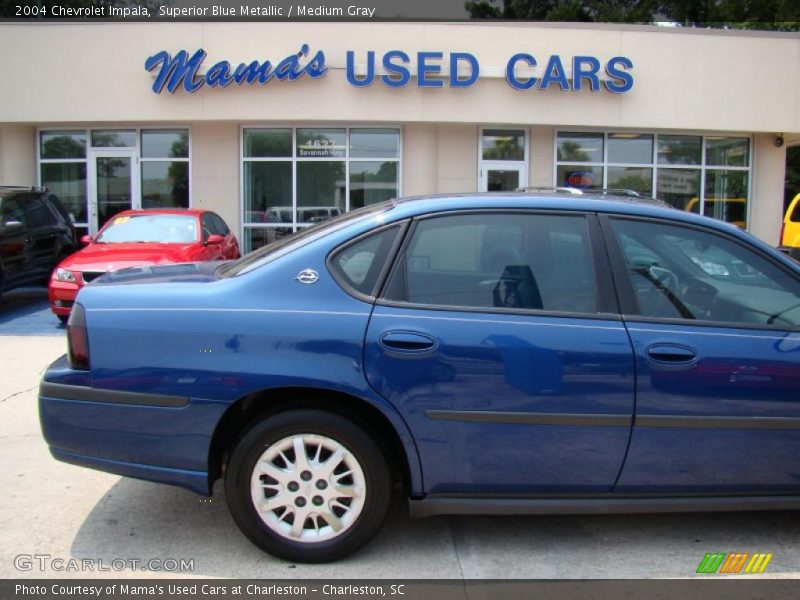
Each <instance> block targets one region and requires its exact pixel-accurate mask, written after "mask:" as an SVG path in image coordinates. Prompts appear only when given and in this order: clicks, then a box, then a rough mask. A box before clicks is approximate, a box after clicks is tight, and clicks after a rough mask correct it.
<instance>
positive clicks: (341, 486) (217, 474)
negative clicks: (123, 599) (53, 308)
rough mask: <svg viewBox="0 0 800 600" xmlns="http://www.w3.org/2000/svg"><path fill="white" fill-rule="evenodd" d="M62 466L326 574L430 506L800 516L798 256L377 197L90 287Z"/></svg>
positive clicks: (576, 212)
mask: <svg viewBox="0 0 800 600" xmlns="http://www.w3.org/2000/svg"><path fill="white" fill-rule="evenodd" d="M68 340H69V352H68V355H67V356H66V357H64V358H62V359H60V360H58V361H57V362H55V363H54V364H53V365H51V367H50V368H49V370H48V371H47V372H46V374H45V376H44V380H43V381H42V384H41V389H40V396H39V404H40V415H41V423H42V430H43V432H44V436H45V438H46V440H47V442H48V444H49V445H50V450H51V452H52V454H53V456H54V457H55V458H57V459H59V460H63V461H66V462H69V463H73V464H77V465H83V466H86V467H90V468H94V469H100V470H104V471H109V472H112V473H119V474H121V475H125V476H129V477H137V478H141V479H147V480H150V481H158V482H163V483H168V484H173V485H179V486H183V487H185V488H188V489H190V490H193V491H195V492H197V493H199V494H205V495H210V494H211V490H212V486H213V484H214V481H215V480H217V479H218V478H221V477H224V483H225V495H226V498H227V501H228V504H229V506H230V510H231V512H232V514H233V517H234V519H235V521H236V523H237V524H238V525H239V527H240V528H241V529H242V531H243V532H244V533H245V534H246V535H247V537H248V538H249V539H250V540H252V541H253V542H254V543H255V544H257V545H258V546H259V547H261V548H263V549H264V550H266V551H267V552H270V553H272V554H274V555H277V556H280V557H283V558H286V559H288V560H293V561H309V562H319V561H328V560H333V559H336V558H339V557H342V556H344V555H346V554H348V553H350V552H353V551H355V550H356V549H358V548H359V547H361V546H362V545H363V544H365V543H366V542H367V541H368V540H369V539H370V537H371V536H373V534H375V532H376V531H377V530H378V528H379V527H380V525H381V522H382V520H383V518H384V516H385V514H386V511H387V507H388V504H389V500H390V497H391V495H392V490H393V487H398V488H399V486H400V485H402V488H403V493H404V495H405V496H406V497H407V499H408V502H409V505H410V512H411V514H412V516H417V517H424V516H430V515H440V514H468V513H470V514H472V513H475V514H478V513H482V514H546V513H594V512H654V511H681V510H745V509H765V508H774V509H795V508H798V507H800V265H798V264H797V263H795V262H794V261H792V260H791V259H789V258H787V257H785V256H783V255H781V254H780V253H778V252H777V251H775V250H774V249H772V248H770V247H768V246H767V245H765V244H763V243H761V242H759V241H758V240H756V239H755V238H753V237H752V236H750V235H749V234H747V233H745V232H742V231H740V230H739V229H737V228H736V227H733V226H730V225H726V224H724V223H721V222H719V221H713V220H710V219H707V218H705V217H700V216H697V215H694V214H690V213H686V212H682V211H678V210H674V209H671V208H669V207H668V206H666V205H664V204H661V203H659V202H656V201H646V200H643V199H635V198H620V197H618V198H614V197H611V196H608V195H603V194H597V195H592V194H583V195H579V196H578V195H565V194H560V193H556V192H553V193H549V194H547V193H545V194H534V193H504V194H496V195H474V194H471V195H464V196H448V197H429V198H415V199H408V200H397V201H392V202H387V203H383V204H377V205H373V206H370V207H367V208H364V209H361V210H357V211H353V212H350V213H347V214H345V215H341V216H339V217H336V218H333V219H331V220H329V221H326V222H325V223H321V224H319V225H317V226H315V227H312V228H309V229H307V230H304V231H303V232H301V233H299V234H297V235H295V236H291V237H287V238H283V239H281V240H279V241H277V242H275V243H273V244H270V245H268V246H265V247H264V248H261V249H260V250H257V251H255V252H253V253H251V254H249V255H247V256H245V257H243V258H241V259H239V260H237V261H233V262H228V263H224V264H222V265H219V264H203V263H200V264H187V265H167V266H160V267H159V266H153V267H141V268H135V269H126V270H123V271H119V272H116V273H112V274H109V275H106V276H104V277H103V278H101V279H99V280H97V281H96V282H95V283H93V284H91V285H89V286H87V287H86V288H84V289H83V290H82V291H81V292H80V294H79V296H78V298H77V303H76V304H75V307H74V308H73V311H72V316H71V319H70V323H69V326H68Z"/></svg>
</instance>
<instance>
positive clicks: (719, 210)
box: [683, 196, 747, 229]
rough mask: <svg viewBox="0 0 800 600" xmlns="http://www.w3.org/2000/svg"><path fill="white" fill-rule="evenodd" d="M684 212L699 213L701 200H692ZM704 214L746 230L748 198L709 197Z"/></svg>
mask: <svg viewBox="0 0 800 600" xmlns="http://www.w3.org/2000/svg"><path fill="white" fill-rule="evenodd" d="M683 210H685V211H688V212H693V213H699V212H700V199H699V198H692V199H691V200H689V202H688V203H687V204H686V207H685V208H684V209H683ZM704 214H705V215H706V216H707V217H714V218H715V219H721V220H723V221H727V222H728V223H731V224H732V225H736V226H737V227H739V228H741V229H744V227H745V218H746V215H747V198H718V197H716V196H708V197H706V204H705V210H704Z"/></svg>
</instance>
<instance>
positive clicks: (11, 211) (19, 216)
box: [0, 198, 28, 225]
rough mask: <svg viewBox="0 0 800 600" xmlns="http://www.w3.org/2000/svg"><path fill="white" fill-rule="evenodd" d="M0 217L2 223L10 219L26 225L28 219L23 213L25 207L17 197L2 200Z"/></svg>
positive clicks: (8, 221)
mask: <svg viewBox="0 0 800 600" xmlns="http://www.w3.org/2000/svg"><path fill="white" fill-rule="evenodd" d="M0 219H2V221H3V223H4V224H5V223H10V222H11V221H20V222H21V223H24V224H26V225H27V223H28V219H27V216H26V215H25V208H24V207H23V205H22V203H21V202H19V201H18V200H17V199H11V198H7V199H6V200H5V201H4V202H3V209H2V211H0Z"/></svg>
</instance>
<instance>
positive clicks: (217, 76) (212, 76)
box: [206, 60, 233, 87]
mask: <svg viewBox="0 0 800 600" xmlns="http://www.w3.org/2000/svg"><path fill="white" fill-rule="evenodd" d="M230 68H231V64H230V63H229V62H228V61H227V60H223V61H220V62H218V63H217V64H215V65H214V66H213V67H211V68H210V69H209V70H208V73H206V83H207V84H208V86H209V87H215V86H218V87H226V86H227V85H229V84H230V83H231V81H233V79H231V76H230V75H229V74H228V73H229V72H230Z"/></svg>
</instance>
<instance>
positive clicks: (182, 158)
mask: <svg viewBox="0 0 800 600" xmlns="http://www.w3.org/2000/svg"><path fill="white" fill-rule="evenodd" d="M137 157H138V159H139V160H136V159H137ZM189 163H190V159H189V130H188V129H141V130H140V129H135V128H134V129H92V130H47V131H40V132H39V181H40V183H41V185H43V186H46V187H48V188H50V189H51V190H53V192H54V193H55V194H57V195H58V196H59V197H60V198H61V200H62V202H63V203H64V205H65V207H66V208H67V210H68V211H69V212H70V213H72V215H73V217H74V219H75V225H76V228H77V231H78V234H79V235H82V234H84V233H88V232H89V231H95V230H96V229H97V228H98V227H99V226H102V224H103V222H104V217H105V216H108V215H109V214H113V211H114V210H122V209H124V208H129V207H142V208H158V207H178V208H188V207H189V204H190V200H189V198H190V190H189V185H190V178H189ZM115 170H116V171H120V173H122V172H125V175H124V176H122V175H114V176H113V180H114V185H113V186H112V185H111V184H110V181H111V179H112V174H113V173H112V172H114V171H115ZM90 176H91V177H92V178H93V180H94V182H95V184H94V185H93V186H88V185H87V182H88V181H89V177H90ZM137 180H138V182H139V184H138V185H133V183H132V182H133V181H137ZM101 184H102V185H101ZM106 184H108V185H106ZM109 207H112V208H113V210H112V209H109ZM109 210H111V212H109Z"/></svg>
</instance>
